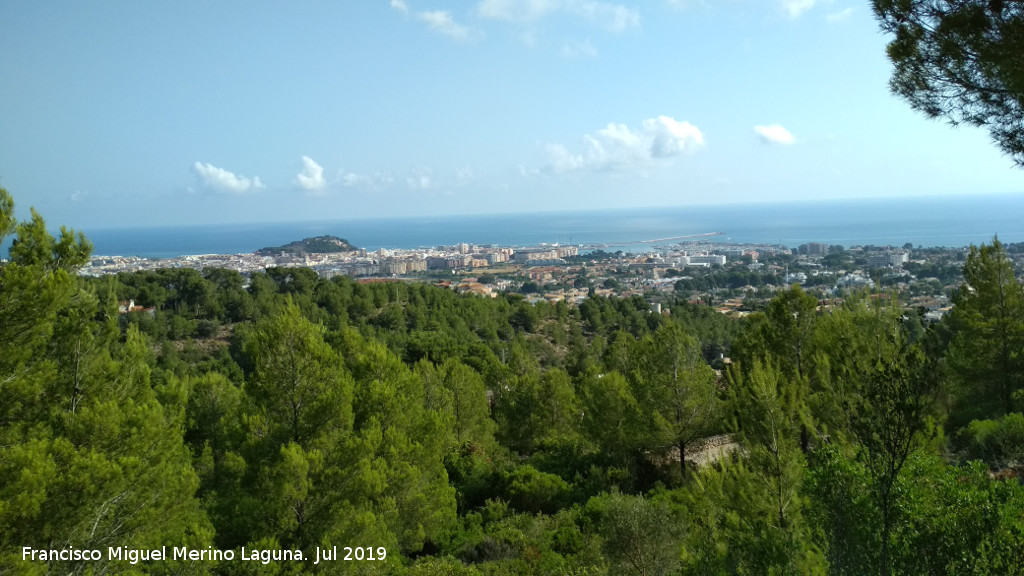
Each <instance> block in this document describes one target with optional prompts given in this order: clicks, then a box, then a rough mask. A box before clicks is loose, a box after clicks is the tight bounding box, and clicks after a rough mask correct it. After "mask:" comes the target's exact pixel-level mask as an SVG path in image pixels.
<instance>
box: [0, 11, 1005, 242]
mask: <svg viewBox="0 0 1024 576" xmlns="http://www.w3.org/2000/svg"><path fill="white" fill-rule="evenodd" d="M0 15H2V17H0V78H3V79H4V89H3V90H0V186H3V187H5V188H7V189H8V190H9V191H10V192H11V193H12V194H13V195H14V198H15V201H16V203H17V204H18V207H19V212H20V214H21V215H22V216H25V215H27V209H28V207H29V206H35V207H36V208H37V209H38V210H40V212H42V214H43V215H44V216H45V217H46V218H47V220H48V221H49V222H50V223H53V224H67V225H70V226H73V227H76V228H79V229H85V230H86V231H87V230H88V228H90V227H107V226H149V225H172V224H184V223H218V222H263V221H273V220H307V219H315V220H327V219H344V218H361V217H383V216H402V215H421V214H472V213H494V212H528V211H552V210H565V209H575V208H617V207H640V206H677V205H687V204H717V203H744V202H762V201H770V200H799V199H828V198H856V197H870V196H908V195H935V194H967V193H979V194H989V193H1024V170H1020V169H1017V168H1014V167H1013V165H1012V163H1011V162H1010V161H1009V159H1008V158H1006V157H1005V156H1003V155H1002V154H1001V153H1000V152H999V151H998V150H997V149H996V148H995V146H994V145H993V144H992V143H991V142H990V141H989V138H988V135H987V133H986V132H985V131H983V130H979V129H974V128H966V127H961V128H956V129H954V128H951V127H949V126H947V125H946V124H944V123H942V122H939V121H932V120H928V119H926V118H924V117H923V116H922V115H920V114H918V113H916V112H914V111H912V110H910V108H909V107H908V106H907V105H906V104H905V103H904V102H903V101H901V100H898V99H896V98H895V97H893V96H891V95H890V93H889V91H888V87H887V81H888V78H889V74H890V65H889V63H888V61H887V60H886V58H885V43H886V38H885V37H883V36H882V35H881V34H880V33H879V32H878V30H877V26H876V24H875V21H874V19H873V17H872V14H871V11H870V4H869V3H868V2H867V1H866V0H858V1H851V0H675V1H668V0H665V1H659V0H650V1H648V2H644V3H630V2H623V3H618V2H614V1H604V0H482V1H477V2H444V1H441V0H404V1H402V0H379V1H370V0H360V1H358V2H355V1H353V2H328V1H317V2H312V1H311V2H290V3H283V2H249V1H247V2H193V1H188V0H181V1H175V2H164V3H151V2H147V3H139V2H128V1H110V2H75V3H71V2H15V1H13V0H0Z"/></svg>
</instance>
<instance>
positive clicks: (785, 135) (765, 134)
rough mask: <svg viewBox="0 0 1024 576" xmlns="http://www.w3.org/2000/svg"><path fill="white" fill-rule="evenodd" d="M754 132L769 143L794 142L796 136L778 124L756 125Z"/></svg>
mask: <svg viewBox="0 0 1024 576" xmlns="http://www.w3.org/2000/svg"><path fill="white" fill-rule="evenodd" d="M754 132H757V135H758V136H760V137H761V139H762V140H764V141H765V142H766V143H768V144H793V143H794V142H796V138H794V137H793V135H792V134H790V133H789V130H786V129H785V128H783V127H782V126H780V125H778V124H772V125H770V126H754Z"/></svg>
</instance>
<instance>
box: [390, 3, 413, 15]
mask: <svg viewBox="0 0 1024 576" xmlns="http://www.w3.org/2000/svg"><path fill="white" fill-rule="evenodd" d="M391 7H392V8H394V9H395V10H398V11H399V12H401V13H402V14H408V13H409V6H408V5H407V4H406V3H405V2H404V0H391Z"/></svg>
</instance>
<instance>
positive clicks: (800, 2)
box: [782, 0, 818, 18]
mask: <svg viewBox="0 0 1024 576" xmlns="http://www.w3.org/2000/svg"><path fill="white" fill-rule="evenodd" d="M817 3H818V2H817V0H782V6H783V7H784V8H785V9H786V12H787V13H788V14H789V17H790V18H799V17H800V15H801V14H803V13H804V12H806V11H808V10H810V9H811V8H814V5H815V4H817Z"/></svg>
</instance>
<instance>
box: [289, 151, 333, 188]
mask: <svg viewBox="0 0 1024 576" xmlns="http://www.w3.org/2000/svg"><path fill="white" fill-rule="evenodd" d="M295 183H296V184H298V185H299V187H300V188H302V189H303V190H309V191H310V192H315V191H317V190H323V189H324V187H325V186H327V180H324V167H323V166H321V165H319V164H317V163H316V161H315V160H313V159H312V158H310V157H309V156H303V157H302V172H299V174H298V176H296V177H295Z"/></svg>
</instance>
